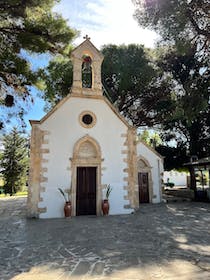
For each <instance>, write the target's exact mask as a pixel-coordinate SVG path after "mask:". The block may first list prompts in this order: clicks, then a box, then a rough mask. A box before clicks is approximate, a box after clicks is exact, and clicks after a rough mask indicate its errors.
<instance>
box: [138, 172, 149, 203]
mask: <svg viewBox="0 0 210 280" xmlns="http://www.w3.org/2000/svg"><path fill="white" fill-rule="evenodd" d="M138 182H139V203H148V202H149V181H148V173H138Z"/></svg>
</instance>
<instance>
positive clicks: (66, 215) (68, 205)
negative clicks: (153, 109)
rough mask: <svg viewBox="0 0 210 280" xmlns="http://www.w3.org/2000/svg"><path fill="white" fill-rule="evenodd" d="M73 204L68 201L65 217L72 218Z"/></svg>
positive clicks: (65, 207) (65, 206)
mask: <svg viewBox="0 0 210 280" xmlns="http://www.w3.org/2000/svg"><path fill="white" fill-rule="evenodd" d="M71 208H72V207H71V202H70V201H67V202H66V203H65V205H64V215H65V217H71Z"/></svg>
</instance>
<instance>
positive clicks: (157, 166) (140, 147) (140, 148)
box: [137, 142, 163, 203]
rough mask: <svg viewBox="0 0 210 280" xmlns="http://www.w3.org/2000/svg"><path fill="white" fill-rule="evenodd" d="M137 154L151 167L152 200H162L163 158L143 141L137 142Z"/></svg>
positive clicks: (157, 201) (155, 201) (156, 201)
mask: <svg viewBox="0 0 210 280" xmlns="http://www.w3.org/2000/svg"><path fill="white" fill-rule="evenodd" d="M137 155H138V156H142V157H143V158H145V159H146V160H147V161H148V162H149V164H150V166H151V167H152V168H151V174H152V186H153V196H154V198H152V202H153V203H159V202H161V200H162V195H161V179H162V175H161V174H163V160H162V158H161V157H160V156H159V155H158V154H157V153H156V152H155V151H153V150H152V149H151V148H150V147H148V146H147V145H145V144H144V143H143V142H139V143H138V144H137Z"/></svg>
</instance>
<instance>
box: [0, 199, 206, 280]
mask: <svg viewBox="0 0 210 280" xmlns="http://www.w3.org/2000/svg"><path fill="white" fill-rule="evenodd" d="M25 204H26V199H25V198H5V199H0V280H8V279H13V280H51V279H52V280H57V279H58V280H68V279H78V280H80V279H81V280H86V279H93V280H107V279H111V280H121V279H126V280H131V279H135V280H136V279H139V280H141V279H144V280H150V279H158V280H159V279H161V280H162V279H167V280H168V279H170V280H175V279H179V280H188V279H189V280H195V279H196V280H197V279H202V280H203V279H210V203H194V202H183V203H169V204H159V205H149V204H147V205H146V204H145V205H142V206H141V208H140V209H139V210H138V211H137V212H136V213H134V214H131V215H122V216H121V215H119V216H108V217H94V216H80V217H74V218H70V219H69V218H68V219H65V218H64V219H47V220H37V219H26V218H25Z"/></svg>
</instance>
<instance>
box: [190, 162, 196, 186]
mask: <svg viewBox="0 0 210 280" xmlns="http://www.w3.org/2000/svg"><path fill="white" fill-rule="evenodd" d="M189 172H190V189H191V190H194V191H196V178H195V170H194V168H193V166H190V167H189Z"/></svg>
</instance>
